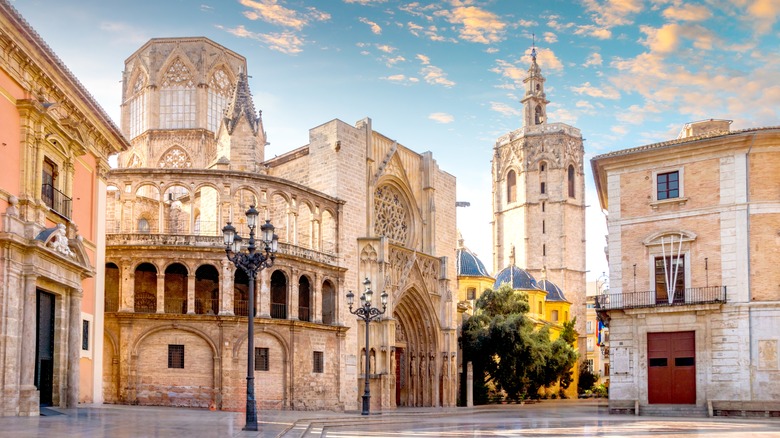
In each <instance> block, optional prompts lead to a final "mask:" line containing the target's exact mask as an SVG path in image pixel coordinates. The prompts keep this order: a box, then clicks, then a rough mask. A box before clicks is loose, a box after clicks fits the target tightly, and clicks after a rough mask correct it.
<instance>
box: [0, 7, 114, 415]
mask: <svg viewBox="0 0 780 438" xmlns="http://www.w3.org/2000/svg"><path fill="white" fill-rule="evenodd" d="M128 147H129V145H128V143H127V141H125V139H124V137H123V136H122V134H121V132H120V131H119V128H117V127H116V126H115V125H114V124H113V123H112V122H111V120H110V119H109V117H108V116H107V115H106V113H105V112H104V111H103V109H102V108H101V107H100V106H99V105H98V104H97V102H95V100H94V99H93V98H92V97H91V96H90V94H89V92H87V90H85V89H84V87H83V86H82V85H81V83H80V82H79V81H78V79H76V78H75V77H74V76H73V74H72V73H71V72H70V71H69V70H68V69H67V67H65V65H64V64H63V62H62V61H61V60H60V59H59V58H58V57H57V55H56V54H55V53H54V52H53V51H52V50H51V49H50V48H49V46H47V45H46V43H45V42H44V41H43V40H42V39H41V37H40V36H39V35H38V34H37V33H36V32H35V30H33V29H32V28H31V27H30V25H29V24H27V22H25V21H24V19H23V18H22V17H21V16H20V15H19V13H18V12H17V11H16V10H15V9H14V8H13V7H12V6H11V5H10V4H8V2H6V1H5V0H0V151H2V159H1V160H2V172H0V247H1V248H2V251H0V415H4V416H14V415H19V416H36V415H38V414H39V413H40V412H41V407H44V406H54V407H62V408H73V407H76V405H77V404H78V403H93V402H100V400H101V397H102V393H101V386H102V371H103V368H102V364H101V361H102V359H103V336H102V333H103V324H102V322H103V318H102V315H103V299H102V284H103V269H104V263H105V261H104V260H105V259H104V258H105V230H104V224H105V209H106V172H107V171H108V168H109V166H108V157H109V155H112V154H115V153H117V152H119V151H121V150H124V149H126V148H128Z"/></svg>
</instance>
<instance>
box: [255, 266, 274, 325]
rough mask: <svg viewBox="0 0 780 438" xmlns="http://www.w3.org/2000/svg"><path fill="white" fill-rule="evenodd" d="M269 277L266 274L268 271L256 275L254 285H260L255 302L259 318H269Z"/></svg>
mask: <svg viewBox="0 0 780 438" xmlns="http://www.w3.org/2000/svg"><path fill="white" fill-rule="evenodd" d="M269 277H270V274H268V269H263V270H262V271H260V272H259V273H258V275H257V281H255V283H258V284H259V285H260V298H258V300H257V311H258V313H259V315H258V316H260V317H261V318H270V317H271V282H270V279H269Z"/></svg>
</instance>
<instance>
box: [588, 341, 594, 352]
mask: <svg viewBox="0 0 780 438" xmlns="http://www.w3.org/2000/svg"><path fill="white" fill-rule="evenodd" d="M588 351H593V338H588Z"/></svg>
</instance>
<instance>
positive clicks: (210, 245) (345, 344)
mask: <svg viewBox="0 0 780 438" xmlns="http://www.w3.org/2000/svg"><path fill="white" fill-rule="evenodd" d="M246 74H247V64H246V59H245V58H244V57H243V56H241V55H239V54H237V53H235V52H232V51H230V50H229V49H227V48H225V47H222V46H220V45H218V44H216V43H214V42H213V41H210V40H208V39H206V38H161V39H153V40H151V41H149V42H148V43H147V44H145V45H144V46H142V47H141V48H140V49H139V50H138V51H136V52H135V53H134V54H132V55H131V56H130V57H129V58H128V59H127V61H126V63H125V72H124V75H123V104H122V130H123V132H124V133H125V135H126V136H127V137H128V139H129V141H130V143H131V145H132V147H131V148H130V149H129V150H128V151H126V152H124V153H122V154H120V156H119V160H118V164H119V168H117V169H114V170H112V171H110V172H109V177H108V178H109V185H110V187H109V192H108V193H109V196H108V198H109V208H108V209H107V217H108V225H107V229H108V236H107V242H108V243H107V256H106V282H105V306H106V313H105V320H106V322H105V326H106V330H105V344H106V348H105V349H104V354H103V363H104V378H103V383H104V385H103V393H104V397H105V400H106V401H107V402H111V403H128V404H142V405H164V406H194V407H206V406H210V405H214V406H215V407H216V408H218V409H226V410H239V409H241V408H242V407H243V406H244V402H245V398H244V397H245V383H244V382H245V377H246V366H247V365H246V363H247V351H246V348H247V347H246V338H247V333H246V324H247V316H249V315H251V316H252V317H254V318H255V321H256V322H255V333H254V337H255V352H254V354H255V381H256V388H257V396H256V397H257V401H258V405H259V406H260V407H261V408H280V409H355V408H356V407H357V406H358V401H359V395H360V394H359V390H358V389H359V388H362V385H363V378H364V366H365V360H364V357H366V351H365V347H364V339H365V332H364V331H363V330H365V324H363V323H359V320H358V319H356V317H354V316H353V315H351V314H350V312H349V310H350V309H349V308H348V306H347V303H346V299H345V295H346V294H347V292H348V291H350V290H351V291H354V292H355V293H356V294H357V295H358V296H359V295H360V294H361V293H362V292H363V290H364V286H363V281H364V279H366V278H367V279H369V281H370V282H371V286H370V287H371V288H372V289H373V290H374V291H376V294H375V296H376V295H379V293H381V292H382V291H386V292H387V293H388V295H389V299H388V305H387V310H386V313H385V316H384V317H383V318H382V319H381V321H379V322H375V323H372V324H371V326H370V333H369V335H370V336H369V337H370V340H369V351H368V358H369V359H368V360H369V363H370V366H371V372H370V375H369V383H370V387H371V395H372V398H371V405H372V408H373V409H377V408H383V409H392V408H394V407H396V406H453V405H454V404H455V398H456V388H457V373H456V353H457V335H456V315H457V310H456V301H457V297H453V293H452V292H451V289H452V288H454V287H455V284H454V281H455V279H454V273H455V262H454V257H452V256H453V255H454V254H455V242H456V231H455V178H454V177H453V176H452V175H449V174H448V173H446V172H444V171H442V170H441V169H439V167H438V165H437V164H436V161H435V160H434V159H433V156H432V154H431V153H429V152H426V153H422V154H419V153H416V152H414V151H412V150H411V149H409V148H407V147H405V146H403V145H401V144H399V143H398V142H397V141H394V140H392V139H391V138H389V137H387V136H385V135H382V134H380V133H378V132H376V131H374V130H373V129H372V126H371V120H370V119H367V118H366V119H363V120H360V121H358V122H357V123H356V124H355V125H350V124H347V123H344V122H342V121H340V120H332V121H330V122H327V123H324V124H322V125H320V126H317V127H315V128H312V129H310V131H309V138H310V141H309V143H308V144H307V145H305V146H303V147H300V148H297V149H294V150H292V151H290V152H288V153H285V154H282V155H279V156H276V157H274V158H272V159H265V147H266V145H267V144H268V143H267V138H266V132H265V130H264V126H263V123H262V118H261V116H260V114H259V113H258V111H257V110H256V109H255V106H254V102H253V98H252V94H251V91H250V89H249V85H248V81H247V75H246ZM251 205H254V206H255V207H256V208H257V209H258V210H259V211H260V215H261V219H266V220H269V221H270V222H271V223H272V224H273V225H274V226H275V232H276V234H277V235H278V237H279V251H278V254H277V256H276V260H275V263H274V265H273V266H272V267H270V268H267V269H264V270H262V271H261V272H260V273H259V275H258V281H257V282H256V288H255V290H254V291H250V290H248V281H247V277H246V275H244V274H242V273H241V272H239V271H237V270H236V268H235V267H234V266H233V265H232V263H230V262H229V261H228V260H227V259H226V257H225V251H224V245H223V243H222V232H221V228H222V227H223V226H224V225H225V224H226V223H227V222H232V224H233V225H234V226H235V227H236V229H237V230H238V233H239V234H240V235H243V236H244V237H246V236H247V228H246V224H245V216H244V211H245V210H247V209H248V208H249V207H250V206H251ZM250 293H253V294H255V298H256V300H255V302H256V307H255V309H248V308H247V307H248V306H247V303H248V294H250Z"/></svg>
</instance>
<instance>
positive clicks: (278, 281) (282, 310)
mask: <svg viewBox="0 0 780 438" xmlns="http://www.w3.org/2000/svg"><path fill="white" fill-rule="evenodd" d="M271 318H276V319H287V277H285V276H284V272H282V271H274V273H273V274H271Z"/></svg>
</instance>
